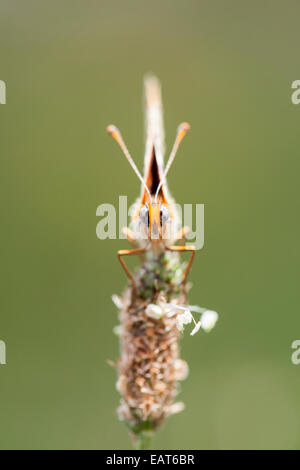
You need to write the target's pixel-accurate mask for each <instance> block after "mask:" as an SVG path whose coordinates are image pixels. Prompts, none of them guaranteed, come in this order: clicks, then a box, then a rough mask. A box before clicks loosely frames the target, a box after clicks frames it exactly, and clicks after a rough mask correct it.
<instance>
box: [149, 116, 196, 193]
mask: <svg viewBox="0 0 300 470" xmlns="http://www.w3.org/2000/svg"><path fill="white" fill-rule="evenodd" d="M190 128H191V126H190V125H189V124H188V123H187V122H182V123H181V124H179V126H178V129H177V134H176V138H175V142H174V145H173V148H172V151H171V154H170V157H169V160H168V162H167V165H166V168H165V171H164V174H163V177H162V179H161V181H160V183H159V185H158V186H157V190H156V193H155V202H157V196H158V193H159V190H160V188H161V187H162V185H163V184H164V183H165V181H166V176H167V174H168V172H169V170H170V168H171V165H172V163H173V161H174V158H175V156H176V153H177V150H178V147H179V145H180V143H181V141H182V139H183V138H184V136H185V135H186V133H187V132H188V131H189V130H190Z"/></svg>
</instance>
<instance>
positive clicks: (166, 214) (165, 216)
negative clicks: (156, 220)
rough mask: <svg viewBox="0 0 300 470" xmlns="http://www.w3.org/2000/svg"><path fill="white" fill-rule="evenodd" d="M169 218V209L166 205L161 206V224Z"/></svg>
mask: <svg viewBox="0 0 300 470" xmlns="http://www.w3.org/2000/svg"><path fill="white" fill-rule="evenodd" d="M168 218H169V211H168V208H167V207H166V206H161V208H160V224H161V225H163V224H164V223H165V222H167V220H168Z"/></svg>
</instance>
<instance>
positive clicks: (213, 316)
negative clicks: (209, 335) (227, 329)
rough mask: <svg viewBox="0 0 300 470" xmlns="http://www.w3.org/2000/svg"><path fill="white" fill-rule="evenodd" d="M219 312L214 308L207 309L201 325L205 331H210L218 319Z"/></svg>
mask: <svg viewBox="0 0 300 470" xmlns="http://www.w3.org/2000/svg"><path fill="white" fill-rule="evenodd" d="M218 316H219V315H218V314H217V312H215V311H214V310H206V311H205V312H204V313H203V314H202V317H201V326H202V328H203V330H204V331H206V332H209V331H210V330H212V328H213V327H214V326H215V324H216V322H217V320H218Z"/></svg>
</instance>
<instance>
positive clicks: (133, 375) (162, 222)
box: [107, 76, 218, 448]
mask: <svg viewBox="0 0 300 470" xmlns="http://www.w3.org/2000/svg"><path fill="white" fill-rule="evenodd" d="M145 102H146V131H147V137H146V152H145V165H144V166H145V172H144V177H142V175H141V174H140V172H139V170H138V168H137V167H136V165H135V163H134V161H133V160H132V158H131V155H130V154H129V151H128V149H127V147H126V145H125V143H124V141H123V139H122V136H121V133H120V131H119V130H118V129H117V128H116V127H115V126H112V125H111V126H109V127H108V128H107V131H108V133H109V134H111V135H112V136H113V138H114V139H115V140H116V141H117V143H118V144H119V145H120V147H121V149H122V151H123V153H124V155H125V157H126V158H127V160H128V162H129V163H130V165H131V167H132V168H133V170H134V172H135V173H136V175H137V176H138V178H139V179H140V181H141V183H142V193H141V197H140V198H139V199H138V201H137V204H136V211H135V213H133V215H132V223H131V228H130V229H128V228H125V229H124V233H126V234H127V238H128V240H129V241H130V243H131V244H132V245H133V249H131V250H120V251H119V252H118V256H119V260H120V263H121V265H122V267H123V269H124V271H125V273H126V274H127V276H128V278H129V281H130V284H129V286H128V287H127V288H126V290H125V291H124V293H123V295H122V297H118V296H116V295H114V296H113V302H114V304H115V305H116V307H117V308H118V309H119V321H120V324H119V325H118V326H117V327H115V328H114V332H115V333H116V334H117V335H118V336H119V337H120V346H121V354H120V359H119V361H118V364H117V373H118V379H117V383H116V388H117V390H118V392H119V393H120V394H121V403H120V406H119V408H118V416H119V418H120V420H122V421H124V422H125V423H126V424H127V426H128V427H129V429H130V431H131V434H132V436H133V440H134V442H136V445H137V447H138V448H145V447H146V446H147V445H149V437H150V436H151V434H152V433H153V432H154V431H155V430H156V429H157V428H158V427H159V426H160V425H161V424H162V423H164V421H165V420H166V418H167V417H168V416H169V415H171V414H174V413H178V412H179V411H181V410H183V408H184V405H183V403H182V402H176V396H177V394H178V382H179V381H180V380H184V379H185V378H186V377H187V375H188V365H187V363H186V362H185V361H183V360H182V359H180V357H179V344H178V340H179V339H180V337H181V335H182V333H183V331H184V329H185V328H186V327H187V325H190V324H192V323H193V328H191V331H190V334H191V335H192V336H193V335H195V334H196V333H197V332H198V331H199V330H200V329H201V328H202V329H204V330H205V331H209V330H210V329H211V328H212V327H213V326H214V325H215V323H216V321H217V317H218V316H217V314H216V312H212V311H210V310H207V309H203V308H200V307H197V306H189V305H188V302H187V290H188V289H187V284H186V280H187V276H188V273H189V271H190V268H191V266H192V263H193V260H194V256H195V247H194V246H186V245H185V236H186V234H187V232H188V229H187V228H186V227H184V228H181V229H180V230H177V231H176V230H175V229H176V228H177V226H178V214H177V209H176V206H175V203H174V201H173V200H172V199H171V197H170V195H169V193H168V189H167V185H166V176H167V173H168V171H169V169H170V167H171V165H172V163H173V161H174V158H175V155H176V152H177V150H178V147H179V145H180V143H181V141H182V139H183V137H184V136H185V134H186V133H187V131H188V130H189V128H190V126H189V125H188V124H187V123H182V124H181V125H180V126H179V127H178V130H177V135H176V138H175V142H174V145H173V148H172V151H171V154H170V157H169V160H168V162H167V164H166V166H165V167H164V164H163V154H164V131H163V122H162V105H161V92H160V85H159V82H158V80H157V79H156V78H155V77H153V76H150V77H147V78H146V80H145ZM177 242H181V244H180V245H176V243H177ZM183 252H187V253H189V254H190V258H189V260H188V263H187V265H185V264H184V263H183V262H182V260H181V258H180V255H181V253H183ZM134 254H137V255H139V256H141V257H142V265H141V266H140V268H139V269H138V270H137V271H136V272H135V273H134V274H133V273H131V272H130V270H129V269H128V267H127V265H126V263H125V261H124V257H125V256H129V255H134ZM192 312H193V313H194V314H200V317H199V318H197V319H195V317H194V315H193V313H192Z"/></svg>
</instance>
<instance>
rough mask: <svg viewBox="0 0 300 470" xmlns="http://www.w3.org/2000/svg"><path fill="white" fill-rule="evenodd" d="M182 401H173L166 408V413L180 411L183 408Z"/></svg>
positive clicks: (171, 413) (170, 413) (172, 413)
mask: <svg viewBox="0 0 300 470" xmlns="http://www.w3.org/2000/svg"><path fill="white" fill-rule="evenodd" d="M184 408H185V407H184V403H183V402H182V401H178V402H176V403H173V405H170V406H169V409H168V414H169V415H174V414H176V413H180V412H181V411H183V410H184Z"/></svg>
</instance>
